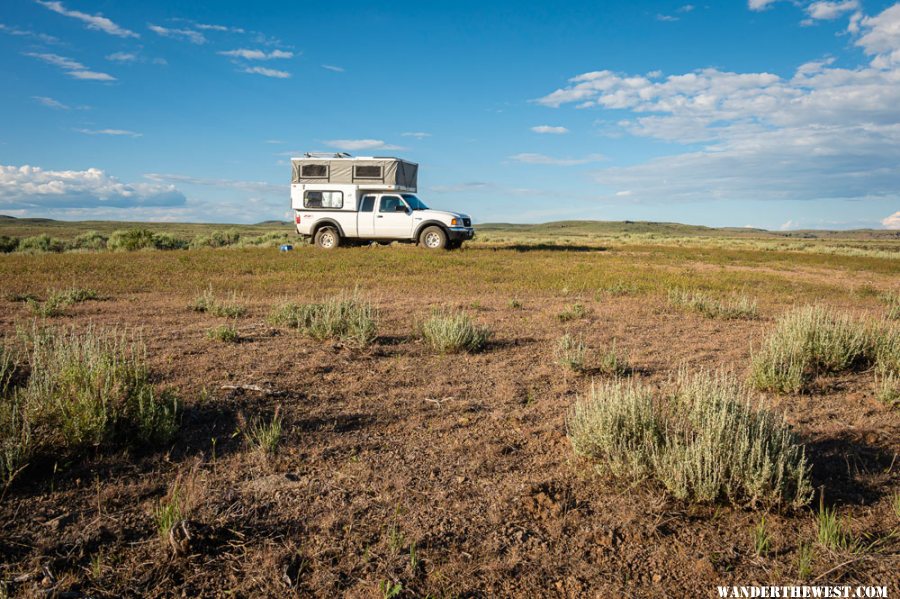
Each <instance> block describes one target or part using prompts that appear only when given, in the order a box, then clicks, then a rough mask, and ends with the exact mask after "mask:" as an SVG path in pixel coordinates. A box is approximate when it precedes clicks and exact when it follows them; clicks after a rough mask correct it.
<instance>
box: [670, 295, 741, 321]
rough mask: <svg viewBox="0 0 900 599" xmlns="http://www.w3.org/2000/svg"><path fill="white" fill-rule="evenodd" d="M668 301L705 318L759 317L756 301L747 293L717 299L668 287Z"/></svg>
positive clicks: (733, 318) (734, 318)
mask: <svg viewBox="0 0 900 599" xmlns="http://www.w3.org/2000/svg"><path fill="white" fill-rule="evenodd" d="M668 295H669V303H670V304H672V305H673V306H678V307H680V308H684V309H686V310H692V311H694V312H697V313H699V314H702V315H703V316H706V317H707V318H720V319H722V320H736V319H743V320H754V319H756V318H759V309H758V307H757V302H756V300H754V299H751V298H750V297H748V296H747V295H743V294H740V295H735V296H732V297H730V298H728V299H725V300H720V299H717V298H715V297H713V296H711V295H709V294H707V293H703V292H701V291H688V290H685V289H670V290H669V294H668Z"/></svg>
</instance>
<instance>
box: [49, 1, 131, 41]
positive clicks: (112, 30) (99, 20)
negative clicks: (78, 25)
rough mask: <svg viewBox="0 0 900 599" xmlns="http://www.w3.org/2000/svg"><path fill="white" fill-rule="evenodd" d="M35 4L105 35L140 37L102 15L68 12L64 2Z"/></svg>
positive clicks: (75, 11)
mask: <svg viewBox="0 0 900 599" xmlns="http://www.w3.org/2000/svg"><path fill="white" fill-rule="evenodd" d="M35 2H37V3H38V4H40V5H41V6H43V7H44V8H48V9H50V10H52V11H53V12H55V13H59V14H61V15H63V16H66V17H71V18H73V19H78V20H79V21H81V22H82V23H84V24H85V25H86V26H87V28H88V29H94V30H96V31H102V32H104V33H108V34H109V35H115V36H117V37H140V36H139V35H138V34H137V33H135V32H134V31H130V30H128V29H125V28H124V27H119V26H118V25H116V24H115V23H113V22H112V21H111V20H109V19H107V18H106V17H104V16H102V15H89V14H87V13H83V12H80V11H77V10H68V9H66V7H65V6H63V4H62V2H56V1H45V0H35Z"/></svg>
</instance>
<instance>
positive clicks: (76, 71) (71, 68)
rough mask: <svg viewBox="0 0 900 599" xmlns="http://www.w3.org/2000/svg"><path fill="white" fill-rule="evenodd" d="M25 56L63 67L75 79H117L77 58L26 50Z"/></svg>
mask: <svg viewBox="0 0 900 599" xmlns="http://www.w3.org/2000/svg"><path fill="white" fill-rule="evenodd" d="M25 56H31V57H32V58H37V59H38V60H43V61H44V62H46V63H48V64H52V65H53V66H56V67H59V68H61V69H62V70H63V71H65V72H66V74H67V75H68V76H69V77H73V78H75V79H89V80H93V81H115V80H116V78H115V77H113V76H112V75H109V74H107V73H101V72H98V71H91V70H90V69H88V67H86V66H84V65H83V64H81V63H80V62H78V61H77V60H72V59H71V58H66V57H65V56H60V55H58V54H50V53H46V52H26V53H25Z"/></svg>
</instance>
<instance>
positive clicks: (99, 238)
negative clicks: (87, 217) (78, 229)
mask: <svg viewBox="0 0 900 599" xmlns="http://www.w3.org/2000/svg"><path fill="white" fill-rule="evenodd" d="M106 242H107V237H106V236H105V235H103V234H101V233H98V232H97V231H87V232H86V233H82V234H81V235H79V236H77V237H76V238H75V239H73V240H72V244H71V247H72V249H76V250H93V251H99V250H105V249H106Z"/></svg>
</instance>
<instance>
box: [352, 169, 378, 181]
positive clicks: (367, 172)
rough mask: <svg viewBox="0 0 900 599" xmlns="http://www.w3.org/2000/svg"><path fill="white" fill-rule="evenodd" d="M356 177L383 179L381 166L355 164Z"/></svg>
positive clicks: (354, 173) (354, 172)
mask: <svg viewBox="0 0 900 599" xmlns="http://www.w3.org/2000/svg"><path fill="white" fill-rule="evenodd" d="M353 178H354V179H381V167H380V166H354V167H353Z"/></svg>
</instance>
